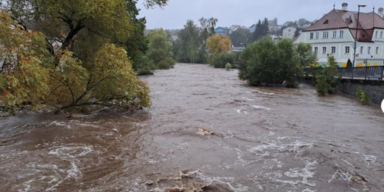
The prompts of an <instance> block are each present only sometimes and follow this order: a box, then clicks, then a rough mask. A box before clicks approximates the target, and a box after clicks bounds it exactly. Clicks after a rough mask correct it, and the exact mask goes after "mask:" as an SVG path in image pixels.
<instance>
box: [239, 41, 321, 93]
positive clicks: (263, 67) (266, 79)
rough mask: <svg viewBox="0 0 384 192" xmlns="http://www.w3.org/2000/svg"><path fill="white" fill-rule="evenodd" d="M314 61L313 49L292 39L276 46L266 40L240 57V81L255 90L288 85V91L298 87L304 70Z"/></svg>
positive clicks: (253, 45)
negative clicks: (289, 88) (259, 87)
mask: <svg viewBox="0 0 384 192" xmlns="http://www.w3.org/2000/svg"><path fill="white" fill-rule="evenodd" d="M315 60H316V56H315V55H314V54H313V53H312V50H311V46H310V45H307V44H303V43H301V44H298V45H295V44H293V41H292V40H290V39H282V40H281V41H279V42H278V43H275V42H274V41H273V40H272V39H271V38H269V37H263V38H261V39H260V40H258V41H257V42H255V43H253V44H252V45H250V46H248V47H247V48H246V49H245V50H244V51H243V52H242V53H241V56H240V58H239V59H238V63H239V77H240V78H241V79H243V80H247V81H248V83H249V84H250V85H254V86H262V85H273V84H280V85H281V84H282V83H283V82H285V85H286V86H287V87H296V86H297V82H298V81H299V80H300V79H301V77H302V76H303V74H304V73H303V71H304V68H305V67H307V66H309V65H310V63H311V62H313V61H315Z"/></svg>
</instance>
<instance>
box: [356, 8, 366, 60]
mask: <svg viewBox="0 0 384 192" xmlns="http://www.w3.org/2000/svg"><path fill="white" fill-rule="evenodd" d="M357 6H358V7H359V10H358V11H357V22H356V36H355V46H354V53H353V67H355V62H356V47H357V32H358V30H359V18H360V7H365V6H366V5H357Z"/></svg>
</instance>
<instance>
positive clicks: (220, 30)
mask: <svg viewBox="0 0 384 192" xmlns="http://www.w3.org/2000/svg"><path fill="white" fill-rule="evenodd" d="M215 33H216V34H218V35H229V34H231V29H230V28H228V27H218V28H216V29H215Z"/></svg>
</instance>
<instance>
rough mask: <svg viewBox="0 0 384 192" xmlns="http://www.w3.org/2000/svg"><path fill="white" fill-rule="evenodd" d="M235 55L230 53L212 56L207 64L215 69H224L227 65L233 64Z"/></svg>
mask: <svg viewBox="0 0 384 192" xmlns="http://www.w3.org/2000/svg"><path fill="white" fill-rule="evenodd" d="M234 58H235V55H234V53H232V52H225V53H221V54H213V55H211V56H210V58H209V63H210V65H212V66H213V67H215V68H225V65H226V64H227V63H234Z"/></svg>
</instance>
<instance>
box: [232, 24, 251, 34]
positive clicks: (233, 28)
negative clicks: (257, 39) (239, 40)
mask: <svg viewBox="0 0 384 192" xmlns="http://www.w3.org/2000/svg"><path fill="white" fill-rule="evenodd" d="M230 29H231V33H232V32H234V31H237V30H239V29H244V30H247V31H250V28H248V27H245V26H241V25H232V26H231V27H230Z"/></svg>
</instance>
